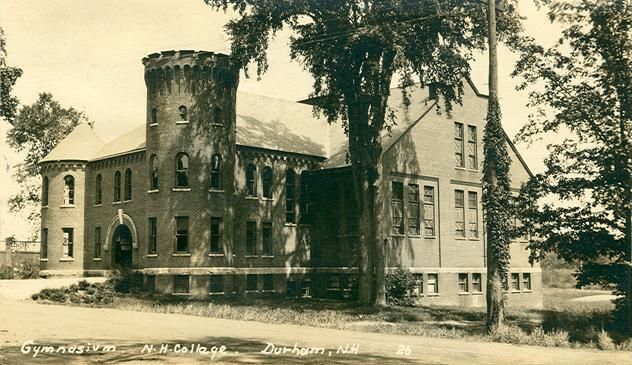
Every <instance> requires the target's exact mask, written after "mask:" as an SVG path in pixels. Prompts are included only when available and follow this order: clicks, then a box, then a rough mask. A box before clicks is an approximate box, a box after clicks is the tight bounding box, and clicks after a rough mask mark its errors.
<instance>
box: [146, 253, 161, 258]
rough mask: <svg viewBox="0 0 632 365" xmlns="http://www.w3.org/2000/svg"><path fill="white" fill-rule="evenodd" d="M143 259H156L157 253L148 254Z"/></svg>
mask: <svg viewBox="0 0 632 365" xmlns="http://www.w3.org/2000/svg"><path fill="white" fill-rule="evenodd" d="M145 257H147V258H154V257H158V254H157V253H148V254H147V255H146V256H145Z"/></svg>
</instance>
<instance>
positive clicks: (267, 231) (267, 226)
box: [261, 222, 272, 256]
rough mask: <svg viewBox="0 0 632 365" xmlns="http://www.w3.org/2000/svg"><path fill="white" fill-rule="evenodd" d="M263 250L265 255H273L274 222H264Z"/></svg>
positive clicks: (262, 228)
mask: <svg viewBox="0 0 632 365" xmlns="http://www.w3.org/2000/svg"><path fill="white" fill-rule="evenodd" d="M261 231H262V246H263V248H262V250H261V254H262V255H263V256H272V223H270V222H266V223H263V224H262V227H261Z"/></svg>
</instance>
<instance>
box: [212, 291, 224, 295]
mask: <svg viewBox="0 0 632 365" xmlns="http://www.w3.org/2000/svg"><path fill="white" fill-rule="evenodd" d="M208 295H224V292H223V291H217V292H209V293H208Z"/></svg>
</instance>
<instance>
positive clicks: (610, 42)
mask: <svg viewBox="0 0 632 365" xmlns="http://www.w3.org/2000/svg"><path fill="white" fill-rule="evenodd" d="M546 5H547V6H548V14H549V17H550V19H551V20H555V21H557V22H559V24H561V25H562V26H563V27H564V30H563V33H562V37H561V39H560V40H559V42H558V43H557V44H556V45H555V46H553V47H552V48H550V49H544V48H542V47H540V46H538V45H536V44H535V43H534V42H533V41H530V42H526V43H525V44H524V47H523V51H524V52H523V55H522V57H521V59H520V61H519V63H518V65H517V68H516V70H515V74H516V75H519V76H521V77H522V78H523V83H522V85H521V87H523V88H524V87H527V86H529V85H532V86H533V88H532V91H531V92H530V105H531V107H533V108H534V109H535V110H534V113H533V115H532V118H531V119H530V121H529V123H528V124H526V125H525V127H524V128H523V129H522V131H521V133H520V137H521V138H522V139H523V140H532V139H533V138H535V137H539V136H542V135H543V134H547V133H555V132H557V133H558V134H560V135H562V136H564V139H563V141H561V142H559V143H554V144H552V145H550V146H549V150H550V155H549V156H548V158H547V159H546V160H545V165H546V171H545V172H543V173H541V174H538V175H537V176H535V178H534V179H533V180H532V181H531V182H530V184H529V185H528V187H527V189H525V192H526V193H528V194H524V197H525V199H530V200H531V201H537V200H538V199H541V198H546V199H544V200H543V201H544V202H547V201H548V203H543V202H542V199H541V200H540V203H541V206H540V207H537V206H536V205H533V207H534V208H533V209H526V211H525V212H524V213H525V215H526V217H527V218H528V219H529V220H530V222H531V224H529V225H528V226H526V229H530V230H532V233H533V238H534V240H533V242H532V249H533V252H532V257H533V258H542V257H543V256H544V255H545V254H546V253H547V252H552V253H554V254H557V255H559V256H561V257H562V258H564V259H566V260H568V261H569V262H571V261H576V260H581V261H582V262H583V265H581V267H580V268H579V272H578V276H577V279H578V283H579V284H580V285H585V284H602V285H606V286H614V288H615V289H616V291H617V292H618V293H620V294H623V295H624V298H623V299H620V300H618V301H617V303H616V308H617V311H616V314H617V320H616V321H615V323H617V324H621V325H623V327H624V329H627V331H628V333H632V288H631V287H630V285H632V266H631V265H630V261H631V259H632V222H631V217H630V209H631V208H632V173H631V171H632V150H631V148H632V144H631V137H632V2H630V1H629V0H609V1H605V0H582V1H578V2H574V3H567V2H557V1H547V2H546ZM551 198H552V199H551ZM526 203H527V201H526V200H525V204H523V206H524V207H529V206H530V205H529V204H526Z"/></svg>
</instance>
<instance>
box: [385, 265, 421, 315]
mask: <svg viewBox="0 0 632 365" xmlns="http://www.w3.org/2000/svg"><path fill="white" fill-rule="evenodd" d="M414 289H415V276H414V275H413V274H412V273H411V272H410V270H408V269H405V268H403V267H398V268H396V269H395V271H393V272H392V273H390V274H388V275H386V303H387V304H388V305H402V306H412V305H415V303H416V301H417V295H415V294H414Z"/></svg>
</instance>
